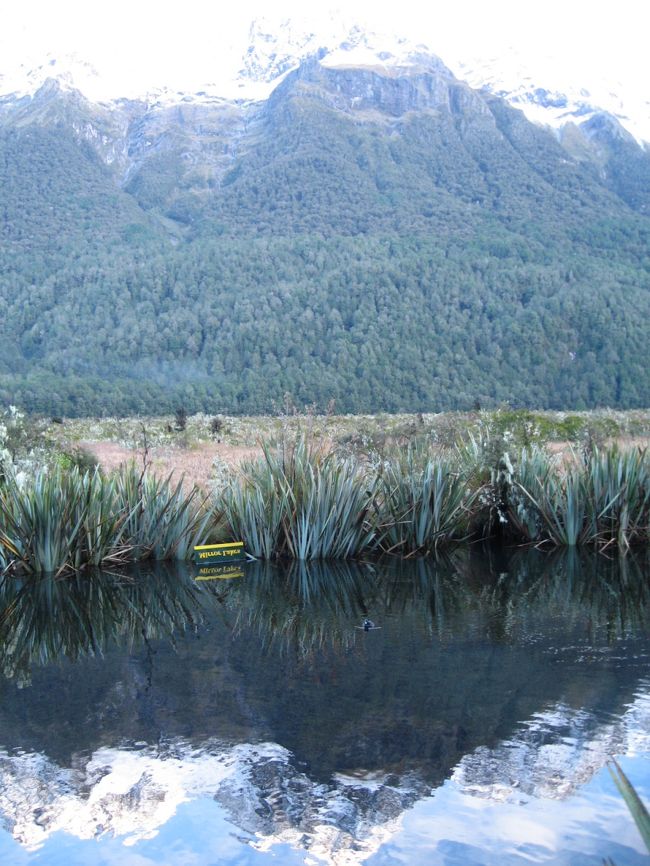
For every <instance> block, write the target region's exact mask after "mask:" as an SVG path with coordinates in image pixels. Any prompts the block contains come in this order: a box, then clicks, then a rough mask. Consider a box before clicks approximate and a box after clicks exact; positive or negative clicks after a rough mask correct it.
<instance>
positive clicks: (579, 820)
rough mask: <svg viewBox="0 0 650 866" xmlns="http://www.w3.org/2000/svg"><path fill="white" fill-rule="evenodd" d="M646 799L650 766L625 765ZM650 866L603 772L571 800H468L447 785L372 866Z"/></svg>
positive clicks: (419, 807)
mask: <svg viewBox="0 0 650 866" xmlns="http://www.w3.org/2000/svg"><path fill="white" fill-rule="evenodd" d="M621 763H622V766H623V769H624V770H625V771H626V772H627V773H628V775H629V776H630V777H631V778H633V779H634V780H635V781H636V782H638V784H637V789H638V790H639V792H640V793H641V795H642V797H644V799H647V797H648V794H650V761H649V760H648V759H647V758H636V759H624V760H623V761H622V762H621ZM604 857H612V858H613V859H614V860H615V861H616V862H617V863H618V864H620V866H623V864H628V866H632V864H639V866H642V864H643V866H647V864H648V862H649V858H648V854H647V852H646V850H645V847H644V845H643V842H642V840H641V837H640V835H639V833H638V831H637V829H636V826H635V824H634V822H633V821H632V818H631V817H630V814H629V812H628V811H627V809H626V807H625V804H624V803H623V801H622V799H621V797H620V795H619V794H618V792H617V791H616V788H615V785H614V783H613V781H612V780H611V778H610V775H609V773H608V772H607V770H606V769H605V768H603V769H602V770H601V771H600V772H599V773H598V774H597V775H596V776H594V778H593V779H592V780H591V781H590V782H589V783H588V784H586V785H585V786H584V787H583V788H581V790H580V791H579V792H578V793H577V794H575V795H574V796H572V797H570V798H568V799H567V800H559V801H558V800H538V799H534V800H529V801H528V802H524V803H510V802H508V803H495V802H494V801H492V800H483V799H480V798H477V797H472V796H468V795H467V794H464V793H463V792H462V791H460V790H459V789H458V787H457V786H456V785H455V784H454V783H453V782H445V784H444V785H443V786H442V788H440V789H439V790H438V791H437V792H436V793H435V795H434V796H433V797H430V798H427V799H426V800H423V801H421V802H419V803H417V804H416V805H415V806H414V808H413V809H411V810H410V811H409V812H407V813H406V814H405V816H404V821H403V828H402V830H401V831H400V832H398V833H397V834H396V835H395V836H394V838H393V839H391V840H390V841H389V842H388V843H387V844H386V845H385V846H384V848H383V849H382V850H381V851H380V852H379V853H378V854H377V855H375V856H373V857H371V858H369V859H368V860H367V861H366V862H367V864H368V866H379V864H381V866H388V864H393V863H413V864H416V863H427V864H432V866H433V864H441V866H442V864H444V866H452V864H453V866H461V864H462V866H478V864H481V866H523V864H529V863H531V862H532V863H553V864H571V866H582V864H585V866H586V864H590V866H592V864H593V866H595V864H598V866H602V861H603V858H604Z"/></svg>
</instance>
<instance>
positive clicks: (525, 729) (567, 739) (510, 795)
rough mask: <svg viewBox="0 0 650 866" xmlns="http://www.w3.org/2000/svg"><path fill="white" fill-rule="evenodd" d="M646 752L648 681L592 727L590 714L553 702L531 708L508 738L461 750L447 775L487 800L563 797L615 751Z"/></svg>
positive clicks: (649, 739)
mask: <svg viewBox="0 0 650 866" xmlns="http://www.w3.org/2000/svg"><path fill="white" fill-rule="evenodd" d="M649 751H650V683H648V684H646V685H645V687H644V688H643V689H642V690H640V691H639V692H638V694H637V696H636V698H635V700H634V702H633V703H632V704H630V706H629V707H628V708H627V710H626V712H625V713H624V714H623V715H622V716H621V717H620V718H619V719H616V720H615V721H612V722H611V723H605V724H601V725H599V726H598V728H597V729H596V731H594V729H593V717H592V716H591V715H590V714H589V713H586V712H584V711H582V710H575V709H572V708H571V707H569V706H567V705H565V704H561V703H560V704H557V705H555V706H552V707H549V708H548V709H546V710H543V711H542V712H539V713H535V715H533V716H532V717H531V718H530V719H528V720H527V721H526V722H525V723H524V724H522V726H521V728H520V730H519V731H518V732H517V733H516V734H515V735H514V736H513V737H511V738H509V739H507V740H503V741H502V742H500V743H499V744H498V745H497V746H495V747H494V748H488V747H487V746H481V747H480V748H478V749H476V750H475V751H474V752H472V753H471V754H469V755H466V756H465V757H464V758H463V759H462V760H461V761H460V763H459V764H458V766H457V767H456V769H455V770H454V773H453V776H452V780H453V781H454V783H455V784H456V785H458V786H459V787H460V788H461V789H462V790H463V791H464V792H465V793H468V794H473V795H474V796H476V797H481V798H483V799H487V800H495V801H510V800H515V801H517V802H521V801H522V800H525V799H527V798H529V797H543V798H547V799H553V800H563V799H565V798H566V797H568V796H569V795H570V794H572V793H573V792H574V791H575V790H576V789H577V788H579V787H580V786H581V785H583V784H585V783H586V782H588V781H589V779H591V778H592V776H593V775H594V774H595V773H596V772H598V770H600V769H601V767H603V766H604V765H605V764H606V763H607V761H608V760H609V759H610V758H611V757H612V756H615V755H630V756H631V755H637V754H647V753H648V752H649Z"/></svg>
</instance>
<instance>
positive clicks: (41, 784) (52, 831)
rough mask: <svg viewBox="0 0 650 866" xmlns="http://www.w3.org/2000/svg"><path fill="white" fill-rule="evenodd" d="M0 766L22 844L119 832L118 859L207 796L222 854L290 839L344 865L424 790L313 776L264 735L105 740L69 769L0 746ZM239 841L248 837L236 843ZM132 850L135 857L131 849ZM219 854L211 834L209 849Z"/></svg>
mask: <svg viewBox="0 0 650 866" xmlns="http://www.w3.org/2000/svg"><path fill="white" fill-rule="evenodd" d="M0 774H1V779H2V784H1V786H0V791H1V793H0V810H1V812H2V816H3V823H4V825H5V827H7V829H9V830H10V831H11V832H12V834H13V836H14V838H15V839H16V840H17V841H19V842H20V843H21V844H22V845H23V846H24V847H25V848H26V849H28V850H31V851H35V850H36V849H38V848H39V847H42V846H44V845H47V848H46V851H50V850H51V848H52V847H53V846H57V845H59V844H60V843H59V839H60V838H61V837H64V838H65V835H67V838H68V839H70V838H71V837H74V839H75V842H76V845H77V847H78V845H79V840H81V842H82V844H83V843H84V842H86V841H88V840H95V839H101V840H102V843H103V844H102V849H101V850H102V852H103V851H104V848H105V847H107V849H108V850H115V847H114V846H115V844H116V843H118V842H119V847H120V850H121V851H122V852H123V853H124V857H123V858H122V860H121V861H120V862H121V864H123V863H124V862H127V859H125V858H128V857H130V854H129V855H127V854H126V853H125V846H126V847H127V849H129V850H130V852H133V854H134V855H135V859H133V860H132V861H131V860H128V862H133V863H134V864H137V863H139V862H142V863H148V862H150V861H149V860H148V858H147V857H146V854H145V853H144V852H146V850H147V848H148V847H149V846H150V845H151V844H152V843H153V844H156V843H155V842H154V840H155V838H156V837H157V836H158V835H159V834H160V835H161V836H165V835H167V834H168V833H169V832H170V827H171V826H172V825H173V824H174V823H178V821H179V820H180V818H179V815H180V816H182V818H183V821H184V823H185V824H187V822H188V821H194V820H195V817H194V810H195V808H196V809H199V810H200V809H201V808H204V807H205V806H204V804H205V803H209V804H210V807H211V809H212V810H215V811H216V810H218V808H219V806H220V807H222V808H221V811H220V812H219V814H220V815H221V822H222V824H224V828H223V830H222V835H225V836H226V837H228V839H229V844H230V847H232V850H231V852H230V854H232V859H233V860H237V861H239V860H240V859H241V857H242V855H243V852H244V851H247V852H248V853H247V854H246V857H245V859H246V860H248V859H250V858H251V857H253V858H255V857H256V856H259V857H261V856H262V855H263V853H264V852H270V851H271V850H272V853H273V855H274V856H276V855H277V852H278V846H280V847H282V846H289V848H290V849H292V850H293V851H294V852H297V851H300V850H302V851H303V854H302V855H301V856H304V851H305V850H308V851H309V854H310V856H311V857H312V859H313V860H314V862H325V863H331V864H336V866H348V864H354V863H358V862H360V861H361V860H364V859H366V858H367V857H368V856H370V855H371V854H373V853H374V852H375V851H377V850H378V849H379V848H380V847H381V845H382V844H383V843H384V842H385V841H386V840H387V839H389V838H390V837H391V836H392V835H393V834H394V833H395V832H396V830H397V829H398V827H399V822H400V820H401V817H402V815H403V813H404V811H405V810H406V809H407V808H408V807H410V806H411V805H412V804H413V802H414V801H415V800H416V799H417V797H418V796H423V795H424V794H425V793H426V792H427V791H428V789H427V788H426V786H424V785H423V784H422V783H420V784H419V787H418V785H417V784H416V785H415V786H414V787H410V786H404V787H399V788H398V787H397V786H393V785H389V784H387V780H386V779H385V778H384V777H381V776H380V775H378V774H373V776H372V778H370V779H369V780H368V784H366V780H365V779H364V778H363V777H362V776H360V777H354V778H351V777H341V778H340V779H339V778H337V779H334V780H333V781H332V782H331V783H330V784H320V783H317V782H314V781H313V780H311V779H309V777H308V776H307V775H306V774H304V773H302V772H300V771H299V770H297V769H296V768H295V767H294V766H293V764H292V763H291V755H290V753H289V752H287V750H286V749H283V748H282V747H280V746H277V745H275V744H272V743H265V744H260V745H258V746H251V745H247V744H246V745H245V744H242V745H237V746H234V747H232V746H223V745H219V744H217V743H215V744H212V745H211V746H206V748H203V749H192V748H191V747H189V746H188V745H186V744H183V743H180V742H176V743H170V744H167V746H166V747H165V748H164V749H160V750H154V749H152V748H143V749H140V750H134V751H127V750H123V749H107V748H104V749H99V750H98V751H97V752H95V753H94V754H93V756H92V757H91V759H90V760H89V761H88V762H87V763H86V764H85V766H83V767H79V768H77V769H66V768H61V767H58V766H57V765H56V764H55V763H54V762H52V761H50V760H48V759H47V758H46V757H45V756H43V755H39V754H22V755H14V756H10V755H7V754H6V753H5V754H4V755H2V754H0ZM190 801H191V802H190ZM215 801H216V802H215ZM226 815H227V816H228V819H227V820H228V822H229V823H227V824H226V817H225V816H226ZM216 818H218V816H217V815H214V814H213V815H212V816H210V817H209V818H207V819H206V820H207V821H208V822H210V823H211V825H212V826H213V827H214V823H215V819H216ZM187 832H188V831H187V829H185V830H184V831H183V833H182V834H181V836H180V838H183V839H185V838H186V834H187ZM64 834H65V835H64ZM242 836H243V839H242ZM191 838H192V840H193V843H195V844H201V845H204V846H206V845H207V846H210V839H208V840H205V839H204V840H202V841H200V840H199V839H198V838H197V834H196V832H193V833H192V834H191ZM157 841H160V840H157ZM242 841H245V842H248V843H250V846H247V847H246V848H242ZM133 846H137V854H136V852H135V850H134V847H133ZM156 847H157V844H156ZM254 852H257V854H255V853H254ZM139 855H143V856H144V859H143V860H138V856H139ZM205 855H206V852H205V850H203V848H201V850H200V855H199V859H197V860H196V862H197V863H204V862H205V859H204V858H205ZM194 856H196V852H195V854H194V855H192V856H188V857H184V855H183V856H181V855H180V854H179V852H178V851H175V853H174V857H173V859H172V860H170V861H169V862H170V863H174V864H181V863H182V864H183V866H187V864H191V863H192V862H193V860H194ZM224 856H225V852H224V850H223V849H222V847H221V846H220V848H219V858H220V861H221V859H222V858H223V857H224ZM285 859H286V858H285ZM102 862H112V859H111V858H110V857H107V858H106V859H105V860H103V861H102ZM153 862H156V863H160V862H165V861H164V860H162V861H161V860H160V859H155V860H154V861H153ZM3 866H5V864H4V862H3Z"/></svg>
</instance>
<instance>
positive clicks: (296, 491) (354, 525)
mask: <svg viewBox="0 0 650 866" xmlns="http://www.w3.org/2000/svg"><path fill="white" fill-rule="evenodd" d="M262 449H263V455H262V457H261V458H260V459H259V460H257V461H252V462H249V463H247V464H245V465H244V466H243V467H242V471H241V477H240V479H234V480H233V481H232V482H231V484H230V485H229V486H228V487H227V488H226V489H225V490H224V491H222V492H221V493H220V494H219V496H218V499H217V505H216V509H217V511H219V512H220V513H221V514H222V516H223V519H224V522H225V524H226V526H227V528H228V530H229V531H230V532H231V533H232V534H233V535H234V536H235V537H238V538H239V537H241V538H242V539H243V540H244V542H245V545H246V548H247V550H248V551H249V552H250V553H251V554H252V555H253V556H256V557H259V558H262V559H271V558H276V557H290V558H292V559H299V560H311V559H326V558H331V559H346V558H350V557H354V556H357V555H359V554H361V553H363V552H364V551H366V550H368V549H369V548H370V547H371V546H372V544H373V541H374V535H375V532H374V528H373V526H372V524H371V520H370V517H371V512H372V507H373V493H374V490H373V486H374V485H373V481H372V477H368V476H366V475H365V474H364V473H363V472H362V470H361V469H360V467H359V465H358V464H357V463H356V462H355V461H354V460H353V459H350V458H348V459H343V458H341V457H339V456H337V455H336V454H334V453H333V452H329V451H327V450H326V449H325V448H323V447H322V446H321V447H316V446H315V445H314V444H313V442H312V441H311V440H309V439H308V437H306V436H305V435H300V436H298V437H297V438H296V439H295V440H288V439H287V438H285V439H283V440H282V441H281V443H280V445H279V446H278V447H277V448H272V447H271V446H270V445H268V444H263V446H262Z"/></svg>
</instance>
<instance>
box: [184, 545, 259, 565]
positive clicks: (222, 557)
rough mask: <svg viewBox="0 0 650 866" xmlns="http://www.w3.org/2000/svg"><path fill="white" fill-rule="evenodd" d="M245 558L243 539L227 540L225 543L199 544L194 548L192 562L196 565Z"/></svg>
mask: <svg viewBox="0 0 650 866" xmlns="http://www.w3.org/2000/svg"><path fill="white" fill-rule="evenodd" d="M245 558H246V554H245V553H244V542H243V541H227V542H226V543H225V544H199V545H198V546H197V547H195V548H194V562H196V564H197V565H202V564H207V563H209V562H215V563H218V562H227V561H228V560H233V559H245Z"/></svg>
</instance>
